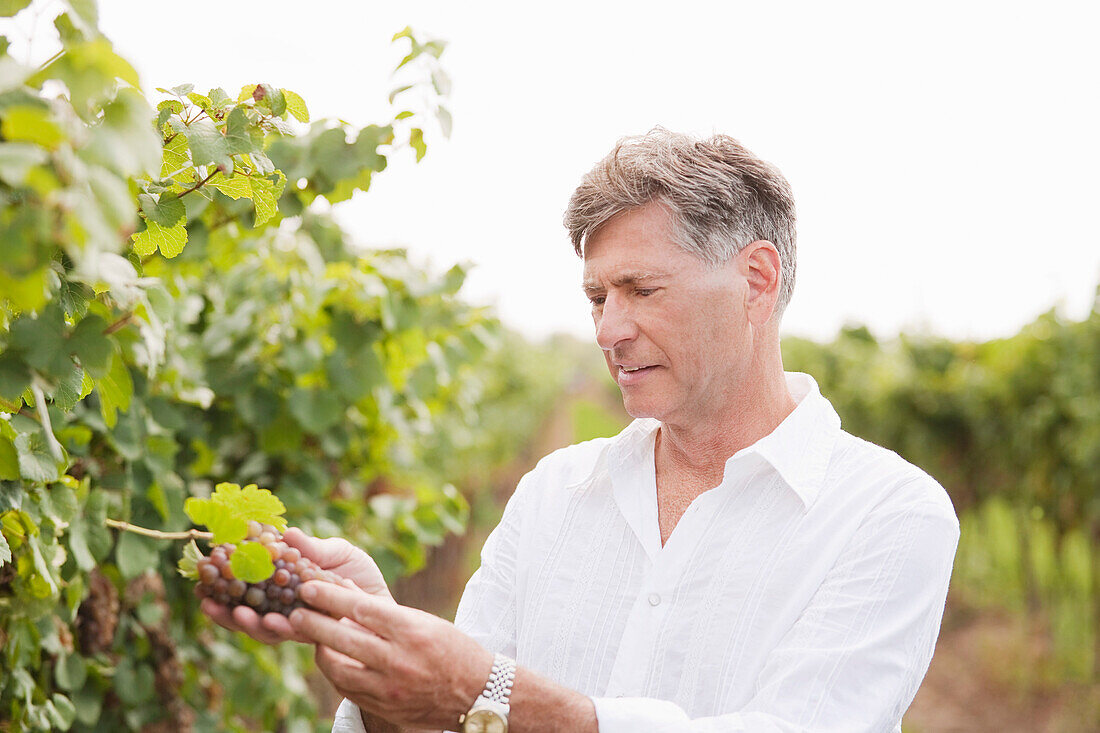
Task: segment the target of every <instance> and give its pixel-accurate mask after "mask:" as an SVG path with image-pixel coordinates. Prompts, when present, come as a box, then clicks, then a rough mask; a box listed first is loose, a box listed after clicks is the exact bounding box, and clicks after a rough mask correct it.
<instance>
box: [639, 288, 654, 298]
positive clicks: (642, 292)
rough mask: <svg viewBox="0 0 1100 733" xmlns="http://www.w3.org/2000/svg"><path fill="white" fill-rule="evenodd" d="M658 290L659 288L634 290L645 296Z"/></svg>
mask: <svg viewBox="0 0 1100 733" xmlns="http://www.w3.org/2000/svg"><path fill="white" fill-rule="evenodd" d="M656 292H657V288H638V289H637V290H635V291H634V293H635V294H636V295H640V296H642V297H643V298H644V297H646V296H649V295H653V294H654V293H656Z"/></svg>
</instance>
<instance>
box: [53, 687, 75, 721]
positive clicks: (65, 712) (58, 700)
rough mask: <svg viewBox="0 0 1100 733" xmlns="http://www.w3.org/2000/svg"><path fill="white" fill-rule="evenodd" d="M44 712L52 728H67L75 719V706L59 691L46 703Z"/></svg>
mask: <svg viewBox="0 0 1100 733" xmlns="http://www.w3.org/2000/svg"><path fill="white" fill-rule="evenodd" d="M46 714H47V716H48V717H49V719H50V723H52V724H53V728H54V730H68V729H69V728H71V727H72V725H73V721H74V720H76V706H75V705H73V701H72V700H70V699H69V698H67V697H65V696H64V695H62V694H61V693H60V692H55V693H54V694H52V695H50V699H49V702H47V703H46Z"/></svg>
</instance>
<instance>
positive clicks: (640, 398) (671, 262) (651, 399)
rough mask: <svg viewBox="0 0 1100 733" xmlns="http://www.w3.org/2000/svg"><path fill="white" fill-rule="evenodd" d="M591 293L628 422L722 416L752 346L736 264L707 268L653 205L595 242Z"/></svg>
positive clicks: (589, 260) (616, 222) (587, 268)
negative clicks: (677, 239)
mask: <svg viewBox="0 0 1100 733" xmlns="http://www.w3.org/2000/svg"><path fill="white" fill-rule="evenodd" d="M584 290H585V294H586V295H587V296H588V298H589V300H590V301H591V303H592V319H593V321H594V322H595V325H596V342H597V343H598V344H599V346H600V348H601V349H603V352H604V358H605V360H606V361H607V367H608V369H609V370H610V372H611V376H612V378H613V379H614V380H615V382H616V383H617V384H618V385H619V389H620V390H622V393H623V404H624V406H625V407H626V411H627V412H628V413H630V415H632V416H633V417H654V418H657V419H659V420H661V421H662V422H664V423H667V424H670V425H699V424H701V423H705V422H706V421H707V419H708V417H711V416H716V415H719V414H721V410H722V407H723V406H725V405H728V404H729V403H730V396H731V394H732V393H733V392H734V390H736V389H737V388H738V380H739V379H740V378H741V377H742V375H744V374H745V373H746V371H747V368H748V363H749V358H750V353H749V351H750V347H751V340H752V338H751V329H750V328H749V327H748V321H747V318H746V315H745V309H744V299H745V293H746V291H747V284H746V280H745V278H744V277H743V276H741V275H740V270H739V259H738V258H737V257H734V258H732V259H731V260H730V261H729V262H728V263H726V264H725V265H723V266H721V267H718V268H712V267H709V266H708V265H707V264H706V263H705V262H703V261H702V260H701V259H699V258H698V257H696V256H694V255H691V254H689V253H687V252H685V251H683V250H682V249H681V248H680V247H679V246H678V245H676V243H675V242H674V241H673V240H672V237H671V221H670V217H669V214H668V212H667V211H666V210H665V209H663V208H661V207H660V206H659V205H656V204H648V205H646V206H644V207H642V208H639V209H635V210H633V211H629V212H626V213H624V214H620V215H619V216H617V217H615V218H613V219H612V220H611V221H609V222H607V223H606V224H604V225H603V226H602V227H600V228H599V229H598V230H597V231H596V233H595V235H593V236H592V237H591V238H590V239H589V240H588V242H587V244H586V246H585V250H584Z"/></svg>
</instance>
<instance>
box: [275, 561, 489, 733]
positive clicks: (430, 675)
mask: <svg viewBox="0 0 1100 733" xmlns="http://www.w3.org/2000/svg"><path fill="white" fill-rule="evenodd" d="M299 592H300V594H301V597H302V598H303V599H304V600H305V601H306V602H307V603H308V604H309V605H310V606H312V607H313V608H315V609H317V610H316V611H314V610H309V609H305V608H299V609H297V610H295V611H294V612H293V613H292V614H291V615H290V626H291V628H292V629H293V634H294V636H293V638H296V639H299V640H304V641H309V642H312V643H314V644H316V645H317V653H316V659H317V667H318V668H319V669H320V670H321V672H322V673H323V674H324V675H325V677H327V678H328V680H329V682H331V683H332V685H333V686H334V687H335V688H336V690H337V692H339V693H340V694H342V695H343V696H344V697H346V698H348V699H349V700H351V701H352V702H354V703H355V704H356V705H358V706H359V707H360V708H361V709H362V710H364V711H368V712H369V713H371V714H374V715H377V716H378V717H381V718H384V719H385V720H388V721H391V722H393V723H396V724H399V725H403V726H417V727H430V728H436V729H438V728H444V729H454V728H455V727H456V726H457V724H458V718H459V716H460V715H462V714H463V713H465V712H466V711H467V710H469V708H470V705H471V704H472V703H473V701H474V700H475V699H476V698H477V696H478V695H479V694H480V692H481V690H482V688H483V687H484V685H485V680H487V679H488V677H489V671H490V669H492V666H493V655H492V654H491V653H490V652H489V651H488V650H486V649H484V648H483V647H481V646H480V645H479V644H478V643H477V642H475V641H474V640H473V639H471V638H470V637H468V636H466V635H465V634H463V633H462V632H461V631H459V630H458V629H456V628H455V627H454V625H453V624H450V623H448V622H446V621H444V620H443V619H440V618H438V617H436V616H433V615H431V614H430V613H425V612H424V611H420V610H417V609H414V608H407V607H405V606H399V605H397V604H396V603H393V602H392V600H388V599H384V598H380V597H379V596H377V595H372V594H370V593H366V592H364V591H362V590H358V589H353V588H348V587H341V586H338V585H334V584H332V583H322V582H317V581H311V582H309V583H303V584H302V587H301V589H300V591H299ZM326 613H327V614H328V615H325V614H326ZM337 619H339V620H337ZM351 622H354V623H351Z"/></svg>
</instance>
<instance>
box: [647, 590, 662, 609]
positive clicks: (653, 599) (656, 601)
mask: <svg viewBox="0 0 1100 733" xmlns="http://www.w3.org/2000/svg"><path fill="white" fill-rule="evenodd" d="M649 605H651V606H659V605H661V597H660V596H659V595H657V594H656V593H650V594H649Z"/></svg>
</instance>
